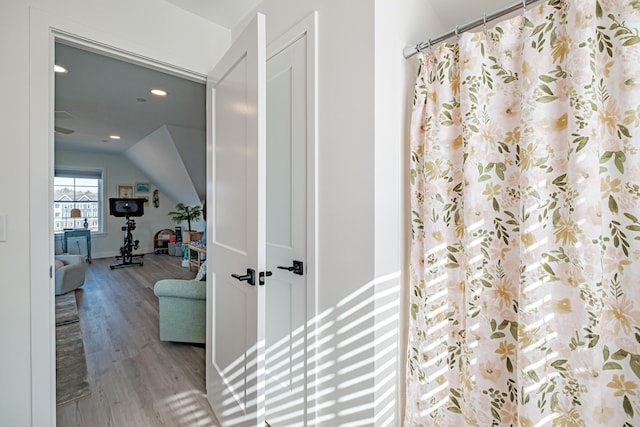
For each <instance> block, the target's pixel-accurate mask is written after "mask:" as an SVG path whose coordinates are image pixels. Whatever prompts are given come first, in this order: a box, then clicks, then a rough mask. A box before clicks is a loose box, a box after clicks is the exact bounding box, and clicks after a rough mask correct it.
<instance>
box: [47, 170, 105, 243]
mask: <svg viewBox="0 0 640 427" xmlns="http://www.w3.org/2000/svg"><path fill="white" fill-rule="evenodd" d="M53 201H54V208H53V229H54V232H56V233H61V232H62V231H63V230H64V229H69V228H71V229H73V228H84V221H85V219H86V220H87V223H88V224H89V230H91V231H102V212H103V209H102V171H100V170H68V169H64V170H63V169H58V168H56V171H55V176H54V178H53ZM72 209H80V217H79V218H72V217H71V210H72Z"/></svg>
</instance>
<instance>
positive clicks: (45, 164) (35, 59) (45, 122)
mask: <svg viewBox="0 0 640 427" xmlns="http://www.w3.org/2000/svg"><path fill="white" fill-rule="evenodd" d="M29 22H30V41H29V45H30V46H29V47H30V52H29V61H30V75H29V88H30V94H29V130H30V132H29V168H30V171H31V173H30V175H31V179H30V183H29V224H30V240H29V290H30V308H31V313H30V319H31V340H30V343H31V351H30V354H31V378H30V381H31V425H32V426H55V424H56V404H55V391H56V367H55V351H54V350H55V327H54V325H55V318H54V316H55V313H54V286H53V279H52V277H51V276H52V273H51V269H52V265H53V259H54V252H55V251H54V233H53V219H52V215H51V209H52V197H53V196H52V191H51V188H52V187H53V181H52V177H53V169H54V165H53V163H54V157H53V156H54V140H53V126H54V120H53V112H54V89H55V82H54V76H53V62H54V57H55V55H54V53H55V42H56V41H63V42H65V43H67V44H70V45H76V46H79V47H82V48H84V49H89V50H91V51H93V52H97V53H100V54H103V55H107V56H111V57H114V58H116V59H119V60H123V61H127V62H132V63H135V64H138V65H143V66H146V67H149V68H153V69H156V70H158V71H163V72H165V73H169V74H173V75H175V76H178V77H182V78H185V79H188V80H192V81H196V82H201V83H205V82H206V75H205V74H202V73H198V72H195V71H192V70H188V69H186V68H183V67H180V66H177V65H173V64H169V63H166V62H163V61H159V60H156V59H154V56H155V55H156V53H157V52H153V51H152V50H150V49H149V48H147V47H143V46H139V45H136V44H135V43H132V42H131V41H129V40H124V39H120V38H118V37H115V36H113V35H109V34H105V33H103V32H101V31H99V30H95V29H92V28H88V27H86V26H83V25H81V24H78V23H76V22H71V21H67V20H65V19H63V18H60V17H58V16H55V15H52V14H49V13H47V12H44V11H42V10H39V9H34V8H30V14H29ZM203 108H204V106H203ZM43 172H44V173H43ZM45 242H46V243H45ZM43 243H44V244H43Z"/></svg>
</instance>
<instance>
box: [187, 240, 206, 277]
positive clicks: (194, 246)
mask: <svg viewBox="0 0 640 427" xmlns="http://www.w3.org/2000/svg"><path fill="white" fill-rule="evenodd" d="M191 251H193V252H195V253H196V257H195V259H192V258H191ZM200 254H205V256H206V255H207V244H206V243H204V242H202V241H200V240H198V241H196V242H189V244H187V259H188V260H189V271H191V266H192V265H193V266H194V267H196V268H198V270H199V269H200Z"/></svg>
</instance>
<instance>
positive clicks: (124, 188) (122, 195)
mask: <svg viewBox="0 0 640 427" xmlns="http://www.w3.org/2000/svg"><path fill="white" fill-rule="evenodd" d="M118 198H119V199H131V198H133V185H118Z"/></svg>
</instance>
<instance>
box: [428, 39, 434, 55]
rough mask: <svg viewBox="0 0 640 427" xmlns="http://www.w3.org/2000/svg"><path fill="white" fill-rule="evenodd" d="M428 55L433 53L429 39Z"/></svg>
mask: <svg viewBox="0 0 640 427" xmlns="http://www.w3.org/2000/svg"><path fill="white" fill-rule="evenodd" d="M429 53H433V45H432V44H431V39H429Z"/></svg>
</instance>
